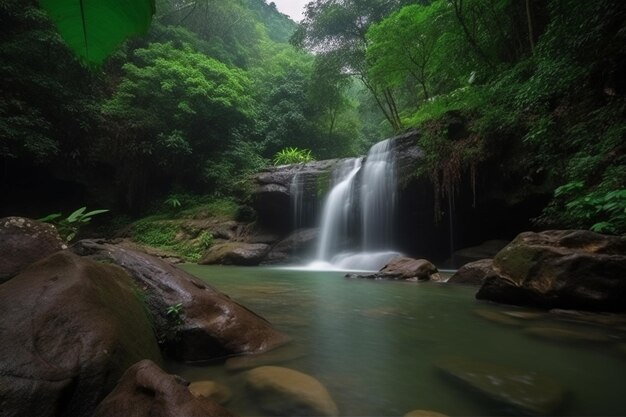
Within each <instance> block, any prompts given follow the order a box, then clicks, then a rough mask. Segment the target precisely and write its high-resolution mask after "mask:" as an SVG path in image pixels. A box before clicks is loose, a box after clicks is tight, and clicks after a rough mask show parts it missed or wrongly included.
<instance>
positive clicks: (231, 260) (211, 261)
mask: <svg viewBox="0 0 626 417" xmlns="http://www.w3.org/2000/svg"><path fill="white" fill-rule="evenodd" d="M269 249H270V246H269V245H266V244H264V243H244V242H227V243H220V244H216V245H213V246H212V247H211V248H210V249H209V250H208V251H207V253H205V254H204V256H203V257H202V259H201V260H200V262H198V263H199V264H200V265H215V264H219V265H244V266H255V265H258V264H260V263H261V261H262V260H263V258H264V257H265V255H266V254H267V252H268V251H269Z"/></svg>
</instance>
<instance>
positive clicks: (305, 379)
mask: <svg viewBox="0 0 626 417" xmlns="http://www.w3.org/2000/svg"><path fill="white" fill-rule="evenodd" d="M246 384H247V387H248V389H249V390H250V391H251V392H253V393H254V394H255V395H256V398H257V399H258V401H259V406H260V407H261V408H262V409H263V410H265V411H267V412H269V413H272V414H275V415H280V416H338V415H339V410H338V409H337V405H336V404H335V402H334V401H333V399H332V397H331V396H330V394H329V393H328V391H327V390H326V388H325V387H324V386H323V385H322V384H321V383H320V382H319V381H318V380H317V379H315V378H313V377H312V376H310V375H307V374H304V373H302V372H298V371H294V370H293V369H288V368H281V367H277V366H263V367H260V368H256V369H253V370H251V371H249V372H248V373H247V375H246Z"/></svg>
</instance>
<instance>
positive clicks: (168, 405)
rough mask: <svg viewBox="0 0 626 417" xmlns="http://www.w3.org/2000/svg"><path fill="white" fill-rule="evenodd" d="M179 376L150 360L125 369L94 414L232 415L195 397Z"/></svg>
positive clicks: (128, 416) (127, 416)
mask: <svg viewBox="0 0 626 417" xmlns="http://www.w3.org/2000/svg"><path fill="white" fill-rule="evenodd" d="M187 384H188V383H187V382H186V381H184V380H183V379H181V378H180V377H177V376H174V375H169V374H166V373H165V372H163V371H162V370H161V368H159V367H158V366H157V365H156V364H154V363H153V362H151V361H148V360H146V361H141V362H139V363H137V364H135V365H133V366H132V367H131V368H129V369H128V371H126V373H125V374H124V376H123V377H122V379H121V380H120V382H119V383H118V384H117V387H116V388H115V390H114V391H113V392H112V393H111V394H109V395H108V396H107V397H106V398H105V399H104V401H102V403H100V405H99V406H98V408H97V409H96V412H95V414H94V415H93V417H122V416H123V417H152V416H159V417H182V416H184V417H230V416H234V414H232V413H231V412H230V411H228V410H226V409H225V408H223V407H222V406H220V405H219V404H217V403H216V402H214V401H212V400H210V399H208V398H204V397H195V396H194V395H193V394H192V393H191V392H190V390H189V389H188V388H187Z"/></svg>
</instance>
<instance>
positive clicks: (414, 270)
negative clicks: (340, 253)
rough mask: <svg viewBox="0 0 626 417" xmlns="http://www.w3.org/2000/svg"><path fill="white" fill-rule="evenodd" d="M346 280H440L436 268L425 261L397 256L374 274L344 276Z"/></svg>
mask: <svg viewBox="0 0 626 417" xmlns="http://www.w3.org/2000/svg"><path fill="white" fill-rule="evenodd" d="M345 277H346V278H364V279H381V280H400V281H428V280H431V279H433V280H440V277H439V271H438V270H437V267H436V266H435V265H433V264H432V263H431V262H429V261H427V260H426V259H413V258H407V257H405V256H397V257H395V258H393V259H392V260H391V261H389V262H388V263H387V265H385V266H384V267H383V268H382V269H381V270H380V271H378V272H377V273H375V274H368V275H360V274H346V275H345Z"/></svg>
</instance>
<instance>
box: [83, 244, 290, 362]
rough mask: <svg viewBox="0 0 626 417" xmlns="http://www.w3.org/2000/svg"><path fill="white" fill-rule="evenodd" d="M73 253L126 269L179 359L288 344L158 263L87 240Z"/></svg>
mask: <svg viewBox="0 0 626 417" xmlns="http://www.w3.org/2000/svg"><path fill="white" fill-rule="evenodd" d="M72 250H73V251H75V252H77V253H79V254H80V255H83V256H89V257H91V258H93V259H96V260H101V261H107V262H112V263H115V264H117V265H120V266H121V267H123V268H124V269H126V270H127V271H128V273H129V274H130V275H131V277H132V278H133V279H134V281H135V283H136V284H137V286H138V287H139V289H140V290H141V291H142V292H143V293H144V295H145V303H146V306H147V308H148V311H149V312H150V314H151V315H152V321H153V322H154V327H155V331H156V333H157V336H158V337H159V340H160V341H161V342H162V343H163V344H164V346H165V347H166V348H167V349H168V352H169V353H171V354H172V355H174V356H175V357H177V358H180V359H183V360H189V361H199V360H210V359H215V358H218V357H223V356H229V355H235V354H243V353H260V352H265V351H267V350H270V349H273V348H275V347H277V346H280V345H282V344H284V343H285V342H287V341H288V340H289V339H288V338H287V337H286V336H285V335H283V334H282V333H280V332H278V331H277V330H276V329H274V328H273V327H272V325H271V324H270V323H269V322H268V321H267V320H265V319H263V318H262V317H260V316H258V315H257V314H255V313H254V312H252V311H251V310H249V309H247V308H246V307H244V306H242V305H240V304H238V303H237V302H235V301H234V300H232V299H230V298H229V297H228V296H227V295H225V294H222V293H221V292H219V291H218V290H216V289H215V288H213V287H211V286H210V285H208V284H206V283H205V282H203V281H201V280H199V279H198V278H196V277H194V276H193V275H191V274H188V273H187V272H185V271H182V270H180V269H177V268H175V267H174V266H172V265H168V264H166V263H165V262H163V261H161V260H159V259H156V258H153V257H151V256H149V255H146V254H143V253H140V252H135V251H131V250H128V249H125V248H121V247H117V246H115V245H110V244H107V243H102V242H98V241H91V240H83V241H80V242H78V243H77V244H75V245H74V246H73V247H72ZM177 304H181V309H180V311H181V312H180V315H179V317H178V318H179V319H180V321H181V324H180V325H175V323H172V318H171V316H168V314H167V311H168V309H169V308H170V307H172V306H176V305H177ZM173 327H174V329H175V330H176V331H175V334H174V335H172V328H173ZM172 336H173V337H172Z"/></svg>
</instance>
